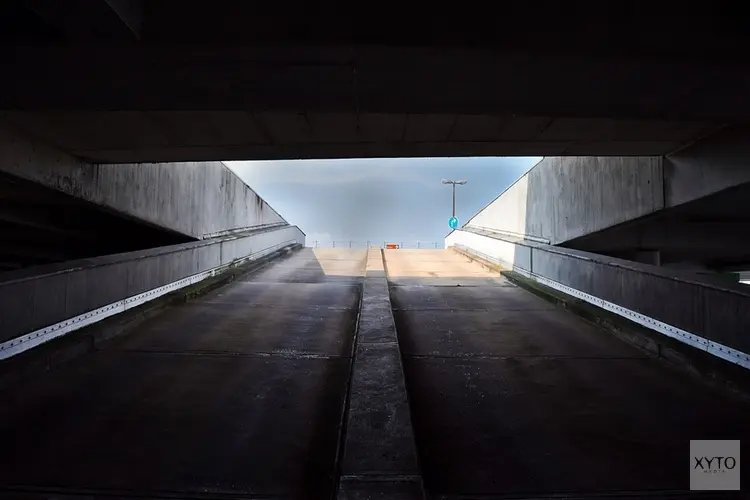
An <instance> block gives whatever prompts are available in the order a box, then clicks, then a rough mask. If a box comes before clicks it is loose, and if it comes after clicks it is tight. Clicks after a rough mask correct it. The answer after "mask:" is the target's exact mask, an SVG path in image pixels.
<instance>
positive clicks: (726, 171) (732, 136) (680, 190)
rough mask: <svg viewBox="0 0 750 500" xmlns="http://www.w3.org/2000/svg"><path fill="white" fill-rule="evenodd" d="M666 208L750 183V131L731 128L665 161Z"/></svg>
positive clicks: (745, 128)
mask: <svg viewBox="0 0 750 500" xmlns="http://www.w3.org/2000/svg"><path fill="white" fill-rule="evenodd" d="M664 176H665V205H666V206H667V207H674V206H677V205H681V204H683V203H687V202H689V201H693V200H696V199H698V198H702V197H705V196H708V195H710V194H713V193H717V192H719V191H722V190H724V189H727V188H731V187H734V186H737V185H739V184H742V183H746V182H750V127H729V128H726V129H723V130H721V131H719V132H717V133H716V134H714V135H712V136H710V137H707V138H706V139H704V140H702V141H699V142H697V143H695V144H694V145H692V146H690V147H688V148H685V149H683V150H681V151H679V152H677V153H675V154H673V155H670V156H668V157H666V158H665V159H664Z"/></svg>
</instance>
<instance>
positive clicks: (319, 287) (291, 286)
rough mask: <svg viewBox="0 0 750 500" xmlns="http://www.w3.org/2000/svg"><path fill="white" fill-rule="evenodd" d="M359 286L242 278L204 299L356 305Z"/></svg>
mask: <svg viewBox="0 0 750 500" xmlns="http://www.w3.org/2000/svg"><path fill="white" fill-rule="evenodd" d="M359 288H360V287H359V286H358V285H354V284H328V283H249V282H244V281H239V282H237V283H235V284H234V285H233V286H230V287H226V288H221V289H219V290H217V291H216V292H214V293H212V294H209V295H206V298H205V300H204V301H202V302H203V303H207V304H234V305H238V306H266V307H276V308H278V307H314V308H320V307H329V308H330V307H333V308H342V309H355V308H356V307H357V303H358V301H359Z"/></svg>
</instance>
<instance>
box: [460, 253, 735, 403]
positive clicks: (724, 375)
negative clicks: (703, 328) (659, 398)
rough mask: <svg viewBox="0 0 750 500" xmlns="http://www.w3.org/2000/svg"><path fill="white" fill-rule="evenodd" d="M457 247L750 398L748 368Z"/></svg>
mask: <svg viewBox="0 0 750 500" xmlns="http://www.w3.org/2000/svg"><path fill="white" fill-rule="evenodd" d="M454 250H455V251H456V252H458V253H460V254H461V255H463V256H465V257H467V258H469V259H471V260H472V261H474V262H476V263H478V264H481V265H482V266H483V267H486V268H488V269H491V270H494V271H499V272H500V273H501V274H502V275H503V276H505V277H506V278H507V279H508V280H510V281H511V282H512V283H514V284H516V285H518V286H520V287H522V288H524V289H526V290H528V291H529V292H531V293H533V294H535V295H537V296H539V297H541V298H543V299H544V300H547V301H549V302H551V303H553V304H555V305H557V306H559V307H562V308H564V309H567V310H568V311H570V312H572V313H573V314H576V315H577V316H579V317H581V318H583V319H585V320H587V321H588V322H590V323H593V324H595V325H597V326H599V327H600V328H601V329H602V330H604V331H605V332H607V333H609V334H612V335H614V336H616V337H618V338H619V339H621V340H624V341H625V342H628V343H629V344H632V345H634V346H636V347H638V348H640V349H642V350H644V351H646V352H648V353H649V354H652V355H653V356H656V357H659V358H662V359H664V360H666V361H668V362H669V363H670V364H671V365H673V366H675V367H677V368H679V369H681V370H684V371H687V372H689V373H690V374H692V375H693V376H695V377H697V378H699V379H701V380H703V381H704V382H707V383H709V384H711V385H712V386H715V387H717V388H719V389H722V390H726V391H729V392H730V393H732V394H733V395H735V396H739V397H741V398H742V399H746V400H750V372H748V370H745V369H744V368H742V367H740V366H737V365H735V364H732V363H728V362H726V361H723V360H721V359H719V358H717V357H715V356H713V355H711V354H709V353H707V352H704V351H700V350H698V349H694V348H692V347H690V346H688V345H686V344H683V343H682V342H678V341H677V340H674V339H672V338H670V337H666V336H664V335H661V334H659V333H657V332H654V331H652V330H649V329H648V328H646V327H644V326H641V325H639V324H638V323H635V322H633V321H630V320H628V319H626V318H623V317H622V316H619V315H617V314H614V313H611V312H609V311H606V310H604V309H602V308H600V307H597V306H595V305H593V304H589V303H588V302H586V301H583V300H580V299H577V298H575V297H573V296H571V295H568V294H566V293H563V292H561V291H559V290H555V289H554V288H551V287H548V286H546V285H543V284H541V283H538V282H536V281H534V280H533V279H530V278H527V277H525V276H523V275H522V274H520V273H518V272H515V271H508V270H507V269H505V268H503V267H502V266H501V265H499V264H497V263H493V262H490V261H487V260H485V259H482V258H480V257H478V256H476V255H473V254H471V253H469V252H465V251H462V250H461V249H458V248H454Z"/></svg>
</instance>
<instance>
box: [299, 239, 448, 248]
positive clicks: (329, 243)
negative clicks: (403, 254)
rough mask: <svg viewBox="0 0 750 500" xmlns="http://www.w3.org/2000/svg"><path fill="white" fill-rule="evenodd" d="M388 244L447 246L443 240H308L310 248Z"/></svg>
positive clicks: (402, 246)
mask: <svg viewBox="0 0 750 500" xmlns="http://www.w3.org/2000/svg"><path fill="white" fill-rule="evenodd" d="M388 245H398V247H399V248H403V249H410V250H422V249H424V250H430V249H432V250H434V249H436V248H445V244H444V243H443V242H442V241H401V240H388V241H375V240H372V241H367V240H313V241H308V242H307V246H308V247H309V248H352V249H357V248H359V249H366V248H386V247H387V246H388Z"/></svg>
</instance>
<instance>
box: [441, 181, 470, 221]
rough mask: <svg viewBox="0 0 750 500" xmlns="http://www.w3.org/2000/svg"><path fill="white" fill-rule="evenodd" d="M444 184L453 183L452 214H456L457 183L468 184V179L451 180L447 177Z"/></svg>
mask: <svg viewBox="0 0 750 500" xmlns="http://www.w3.org/2000/svg"><path fill="white" fill-rule="evenodd" d="M443 184H452V185H453V214H452V216H453V217H455V216H456V184H458V185H460V186H462V185H464V184H466V181H449V180H446V179H443Z"/></svg>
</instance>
